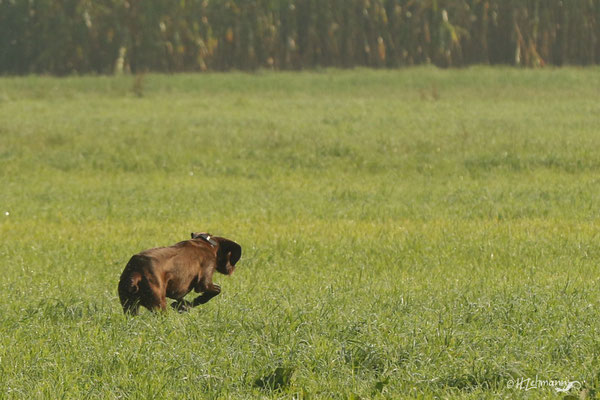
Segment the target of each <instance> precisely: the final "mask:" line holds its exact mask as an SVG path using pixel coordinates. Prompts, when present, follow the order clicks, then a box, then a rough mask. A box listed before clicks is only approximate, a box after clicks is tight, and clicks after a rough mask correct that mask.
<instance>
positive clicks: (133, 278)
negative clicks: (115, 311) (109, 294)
mask: <svg viewBox="0 0 600 400" xmlns="http://www.w3.org/2000/svg"><path fill="white" fill-rule="evenodd" d="M141 280H142V274H140V273H139V272H132V273H123V275H121V279H120V280H119V288H118V290H119V300H121V305H122V306H123V311H125V313H131V314H135V313H136V311H137V304H138V301H139V299H138V297H139V295H138V293H139V291H140V286H139V283H140V281H141Z"/></svg>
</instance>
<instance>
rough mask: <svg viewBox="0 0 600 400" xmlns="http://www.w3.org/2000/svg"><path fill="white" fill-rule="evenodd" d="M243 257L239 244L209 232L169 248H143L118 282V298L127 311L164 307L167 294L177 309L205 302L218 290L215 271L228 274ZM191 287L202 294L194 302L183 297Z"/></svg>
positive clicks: (194, 235) (129, 263) (196, 234)
mask: <svg viewBox="0 0 600 400" xmlns="http://www.w3.org/2000/svg"><path fill="white" fill-rule="evenodd" d="M241 256H242V247H241V246H240V245H239V244H237V243H235V242H233V241H231V240H229V239H225V238H222V237H217V236H212V235H210V234H209V233H192V239H191V240H186V241H183V242H179V243H177V244H174V245H173V246H169V247H157V248H154V249H149V250H144V251H142V252H141V253H138V254H136V255H134V256H133V257H131V259H130V260H129V262H128V263H127V266H126V267H125V270H124V271H123V273H122V274H121V279H120V281H119V298H120V300H121V305H122V306H123V311H124V312H125V313H126V314H132V315H136V314H137V312H138V309H139V306H140V305H142V306H144V307H146V308H147V309H149V310H152V311H154V310H157V309H160V310H165V309H166V308H167V299H166V298H167V297H169V298H171V299H175V300H176V301H175V302H173V303H172V304H171V306H172V307H173V308H175V309H177V310H179V311H187V310H189V309H190V308H191V307H196V306H198V305H200V304H204V303H206V302H207V301H209V300H210V299H212V298H213V297H215V296H216V295H218V294H219V293H220V292H221V288H220V287H219V286H218V285H215V284H214V283H213V281H212V276H213V273H214V272H215V270H217V271H218V272H220V273H222V274H225V275H231V274H232V273H233V271H234V269H235V264H236V263H237V262H238V261H239V259H240V257H241ZM192 290H194V291H196V293H202V294H201V295H200V296H198V297H196V298H195V299H194V301H193V302H189V301H186V300H184V299H183V298H184V297H185V295H186V294H188V293H189V292H191V291H192Z"/></svg>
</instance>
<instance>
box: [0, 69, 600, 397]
mask: <svg viewBox="0 0 600 400" xmlns="http://www.w3.org/2000/svg"><path fill="white" fill-rule="evenodd" d="M136 82H137V83H135V85H134V82H133V79H132V78H129V77H125V76H123V77H111V78H107V77H86V78H72V77H69V78H64V79H56V78H47V77H28V78H2V79H0V187H2V190H0V235H1V237H2V240H1V241H0V260H1V268H2V278H1V279H0V397H2V398H10V399H12V398H15V399H19V398H24V399H25V398H26V399H31V398H52V399H55V398H67V399H69V398H71V399H82V398H102V399H107V398H129V399H140V398H144V399H148V398H199V399H210V398H250V397H267V398H281V397H286V398H289V397H290V396H296V397H297V398H305V399H308V398H328V399H329V398H339V399H357V398H377V397H379V398H398V397H402V396H407V397H417V398H418V397H421V398H431V397H434V396H438V397H440V398H449V397H451V398H471V399H481V398H498V397H504V398H528V399H532V398H540V399H546V398H549V397H555V396H556V394H555V392H554V390H553V389H552V388H547V387H546V388H540V389H534V390H530V391H527V392H525V391H523V390H518V389H515V388H510V387H509V382H510V381H511V380H515V379H518V378H520V377H523V378H531V379H535V377H536V376H538V377H539V379H540V380H542V379H562V380H576V381H580V382H582V387H581V388H579V390H573V391H572V392H571V394H572V395H577V396H579V398H594V397H595V396H596V395H597V393H598V390H599V389H600V363H599V360H600V358H599V357H600V331H599V326H598V321H599V319H600V311H599V310H600V295H599V291H598V285H599V277H598V259H599V258H600V241H599V240H598V239H599V238H598V232H599V229H598V218H599V216H600V215H599V214H600V210H599V208H598V201H599V200H600V198H599V196H600V192H599V190H598V187H599V186H598V184H599V180H598V179H599V178H598V177H599V172H600V161H599V160H600V136H599V135H598V131H599V121H598V117H597V116H598V115H599V113H600V109H599V103H598V101H597V99H598V93H599V91H600V71H599V70H598V69H597V68H593V69H570V68H565V69H560V70H555V69H544V70H523V71H517V70H515V69H510V68H504V69H490V68H474V69H473V68H470V69H463V70H438V69H434V68H424V69H423V68H420V69H412V68H409V69H403V70H401V71H373V70H360V69H359V70H353V71H335V72H329V71H327V72H324V73H259V74H254V75H246V74H240V73H232V74H196V75H185V74H184V75H176V76H173V77H165V76H160V75H151V74H150V75H146V76H145V78H144V79H143V80H138V81H136ZM484 89H485V90H484ZM193 230H207V231H210V232H213V233H215V234H220V235H223V236H227V237H230V238H232V239H234V240H236V241H238V242H239V243H241V245H242V246H243V248H244V255H243V258H242V260H241V261H240V263H239V268H238V270H237V271H236V273H235V274H234V275H233V276H232V277H230V278H225V277H222V276H221V277H217V282H218V283H219V284H221V285H222V287H223V293H222V295H220V296H219V297H217V298H215V299H214V300H212V301H211V302H210V303H208V304H206V305H205V306H203V307H201V308H197V309H195V310H193V311H192V312H190V313H189V314H186V315H179V314H177V313H175V312H168V313H167V314H165V315H153V314H151V313H142V315H140V316H139V317H137V318H133V319H126V318H125V317H124V316H123V315H122V312H121V309H120V305H119V302H118V298H117V294H116V286H117V281H118V278H119V275H120V273H121V271H122V269H123V268H124V266H125V264H126V262H127V260H128V258H129V257H130V256H131V255H132V254H134V253H136V252H138V251H140V250H142V249H145V248H149V247H154V246H160V245H169V244H172V243H174V242H177V241H179V240H184V239H186V238H187V237H188V235H189V232H191V231H193Z"/></svg>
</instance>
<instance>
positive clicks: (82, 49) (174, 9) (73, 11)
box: [0, 0, 600, 74]
mask: <svg viewBox="0 0 600 400" xmlns="http://www.w3.org/2000/svg"><path fill="white" fill-rule="evenodd" d="M599 15H600V1H599V0H571V1H563V0H528V1H525V0H420V1H419V0H229V1H214V0H213V1H210V0H180V1H178V2H170V1H163V0H144V1H142V0H94V1H92V0H0V73H4V74H7V73H8V74H22V73H51V74H69V73H73V72H77V73H90V72H95V73H113V72H115V71H116V72H120V71H127V70H131V71H133V72H141V71H164V72H176V71H194V70H229V69H232V68H233V69H241V70H252V69H256V68H275V69H302V68H315V67H328V66H335V67H353V66H371V67H398V66H403V65H415V64H424V63H433V64H436V65H439V66H462V65H468V64H481V63H483V64H487V63H489V64H513V65H526V66H541V65H544V64H554V65H562V64H578V65H584V64H594V63H598V62H599V61H600V40H599V37H600V27H599V24H598V16H599Z"/></svg>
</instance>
